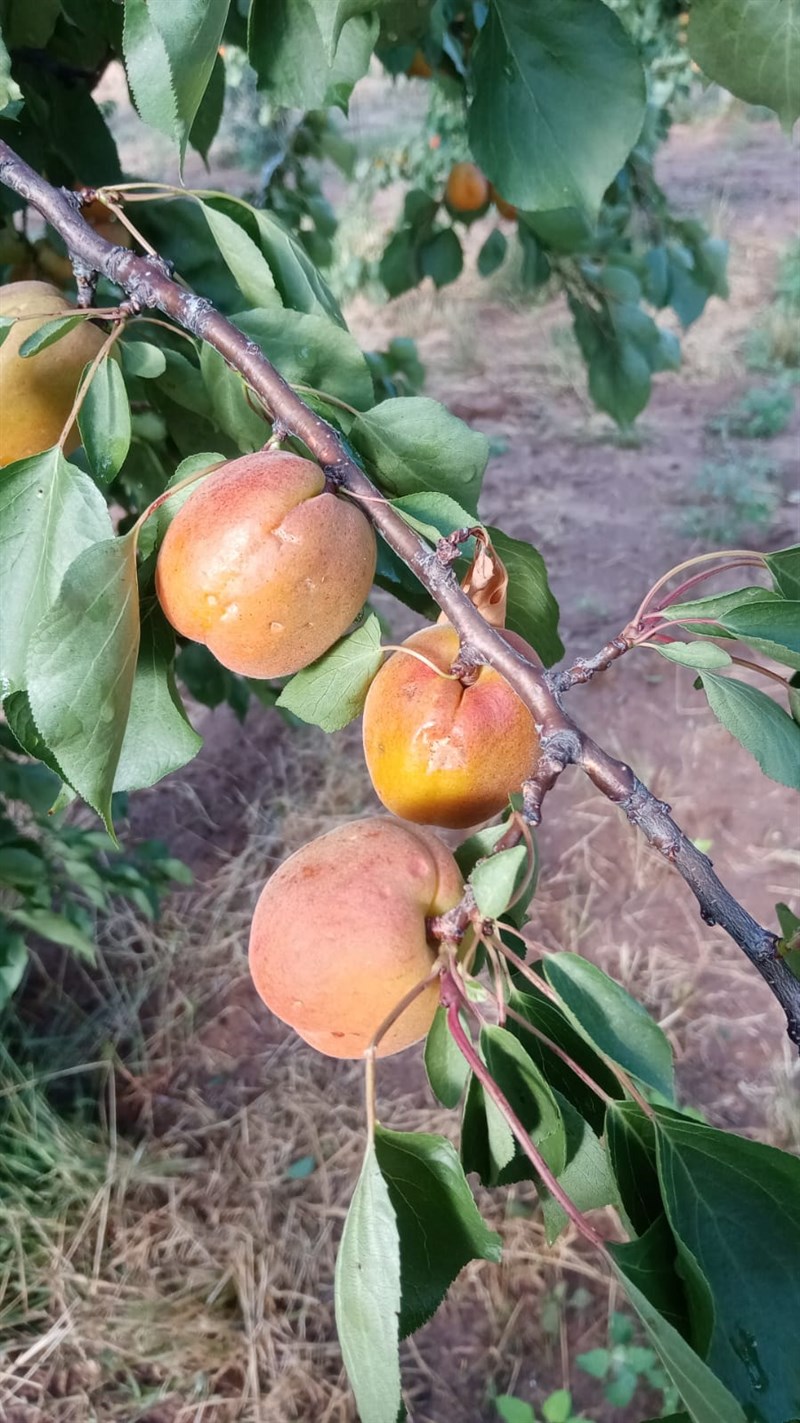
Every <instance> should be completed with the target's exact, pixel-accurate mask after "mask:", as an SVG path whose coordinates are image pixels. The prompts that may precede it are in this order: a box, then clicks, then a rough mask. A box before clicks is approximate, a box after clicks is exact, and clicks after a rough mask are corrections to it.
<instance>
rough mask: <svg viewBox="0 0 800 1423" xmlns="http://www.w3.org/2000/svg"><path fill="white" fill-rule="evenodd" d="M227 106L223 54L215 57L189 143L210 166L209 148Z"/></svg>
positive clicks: (190, 132) (190, 133)
mask: <svg viewBox="0 0 800 1423" xmlns="http://www.w3.org/2000/svg"><path fill="white" fill-rule="evenodd" d="M224 108H225V60H224V59H223V58H222V55H221V54H217V55H216V56H215V59H214V67H213V69H212V70H211V78H210V79H209V81H208V87H207V89H206V92H205V94H204V95H203V97H202V99H201V100H200V107H199V109H198V110H197V113H196V114H195V116H194V123H193V124H192V127H191V129H190V130H189V143H190V144H191V146H192V148H193V149H194V150H195V152H197V153H199V154H200V157H201V158H202V160H203V162H204V163H205V165H206V168H207V167H208V150H209V149H210V147H211V145H212V143H213V142H214V139H215V138H216V136H217V132H218V130H219V126H220V124H221V122H222V114H223V110H224Z"/></svg>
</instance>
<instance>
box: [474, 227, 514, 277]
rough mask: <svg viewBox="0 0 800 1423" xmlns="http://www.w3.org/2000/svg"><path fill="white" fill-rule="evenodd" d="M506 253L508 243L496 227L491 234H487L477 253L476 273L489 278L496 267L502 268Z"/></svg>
mask: <svg viewBox="0 0 800 1423" xmlns="http://www.w3.org/2000/svg"><path fill="white" fill-rule="evenodd" d="M507 251H508V242H507V241H506V236H505V233H504V232H501V231H500V228H499V227H496V228H495V229H494V231H493V232H490V233H489V236H488V237H487V239H486V241H485V242H484V244H483V246H482V248H481V250H480V252H479V253H478V271H479V272H480V274H481V276H482V277H491V276H492V275H493V273H494V272H496V271H497V269H498V267H502V265H503V263H504V261H505V258H506V252H507Z"/></svg>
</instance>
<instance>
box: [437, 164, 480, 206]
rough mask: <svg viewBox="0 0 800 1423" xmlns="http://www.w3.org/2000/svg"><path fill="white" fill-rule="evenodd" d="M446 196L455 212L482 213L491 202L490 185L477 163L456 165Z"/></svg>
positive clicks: (448, 180)
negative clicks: (482, 209)
mask: <svg viewBox="0 0 800 1423" xmlns="http://www.w3.org/2000/svg"><path fill="white" fill-rule="evenodd" d="M444 196H445V202H446V203H447V206H448V207H449V208H451V209H452V211H453V212H480V210H481V208H485V207H486V204H487V203H488V201H489V184H488V182H487V181H486V179H485V178H484V176H483V174H482V172H481V170H480V168H479V167H478V165H477V164H476V163H456V165H455V167H454V168H452V169H451V170H450V176H449V178H448V179H447V186H446V188H445V190H444Z"/></svg>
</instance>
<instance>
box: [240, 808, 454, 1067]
mask: <svg viewBox="0 0 800 1423" xmlns="http://www.w3.org/2000/svg"><path fill="white" fill-rule="evenodd" d="M463 891H464V885H463V881H462V878H461V873H460V871H459V868H458V866H457V864H456V862H455V860H454V859H453V856H452V855H451V853H450V851H449V850H448V849H447V848H446V846H445V845H443V844H442V842H441V841H440V840H439V839H437V837H436V836H435V835H433V834H431V833H430V831H427V830H418V829H413V830H412V829H411V827H410V826H408V825H398V824H397V822H396V821H392V820H383V819H379V818H374V819H370V820H357V821H355V822H353V823H352V824H350V825H342V826H340V827H339V828H338V829H337V830H331V831H330V832H329V833H328V834H327V835H322V836H321V837H320V838H319V839H318V840H312V841H311V842H310V844H308V845H304V846H303V848H302V849H301V850H298V851H297V852H296V854H294V855H291V856H290V857H289V859H288V860H286V861H285V862H284V864H282V865H281V866H280V868H279V869H278V870H276V871H275V873H274V875H273V876H272V878H271V879H269V880H268V881H267V883H266V885H265V886H264V888H263V890H262V891H261V896H260V898H259V901H258V903H257V905H256V910H255V914H254V915H253V924H252V929H251V931H250V972H251V974H252V976H253V982H254V984H255V986H256V989H257V991H258V993H259V995H260V996H261V998H263V1000H264V1002H265V1003H266V1005H267V1007H268V1008H269V1009H270V1010H271V1012H273V1013H274V1014H275V1015H276V1017H278V1018H280V1019H282V1021H283V1022H284V1023H289V1024H290V1025H291V1027H293V1028H294V1030H295V1032H297V1033H299V1035H300V1037H301V1038H303V1039H304V1041H305V1042H307V1043H310V1045H311V1047H314V1048H316V1049H317V1051H318V1052H324V1053H327V1054H328V1056H329V1057H360V1056H361V1054H362V1053H363V1052H364V1050H365V1048H367V1047H368V1046H369V1043H370V1039H371V1038H372V1036H373V1034H374V1033H375V1032H376V1031H377V1029H378V1028H379V1027H380V1026H381V1024H382V1023H383V1021H384V1020H385V1018H387V1017H388V1015H389V1014H390V1013H391V1012H392V1010H393V1009H394V1008H395V1007H396V1006H397V1005H398V1004H399V1002H400V1001H401V999H402V998H403V997H404V996H405V994H406V993H408V992H409V991H410V989H412V988H413V987H414V986H415V984H417V983H419V982H420V981H421V980H422V979H424V978H425V976H426V975H427V974H428V973H429V972H430V970H431V968H432V967H433V965H434V962H435V960H436V956H437V952H438V944H437V942H436V941H435V940H433V939H432V938H431V937H430V935H429V932H428V926H427V924H426V920H427V919H429V918H430V917H432V916H433V915H436V914H443V913H445V911H446V910H448V909H452V908H453V907H454V905H456V904H457V903H458V901H459V900H460V898H461V895H462V894H463ZM438 1002H439V993H438V984H437V983H436V981H434V982H433V983H432V984H430V985H429V986H428V987H427V988H425V989H423V991H422V992H421V993H420V994H419V996H418V997H417V998H416V999H414V1001H413V1002H412V1003H411V1004H410V1005H409V1006H408V1007H407V1008H406V1009H405V1011H404V1012H403V1013H402V1014H401V1015H400V1016H399V1017H398V1018H397V1020H396V1021H395V1023H394V1024H393V1025H392V1027H391V1028H389V1029H388V1031H387V1033H386V1035H385V1036H384V1037H383V1038H382V1040H381V1042H380V1044H379V1045H378V1055H379V1056H381V1057H385V1056H388V1055H389V1054H391V1053H395V1052H401V1051H402V1050H403V1048H407V1047H410V1046H411V1044H412V1043H416V1042H419V1040H420V1038H423V1037H424V1036H425V1034H426V1033H427V1032H428V1029H429V1028H430V1026H431V1023H432V1022H433V1017H434V1014H435V1012H436V1008H437V1005H438Z"/></svg>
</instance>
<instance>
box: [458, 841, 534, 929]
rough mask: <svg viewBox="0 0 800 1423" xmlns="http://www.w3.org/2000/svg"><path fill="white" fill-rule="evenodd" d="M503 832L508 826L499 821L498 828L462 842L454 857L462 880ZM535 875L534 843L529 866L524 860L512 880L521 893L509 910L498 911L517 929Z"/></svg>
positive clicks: (523, 918) (532, 893) (522, 921)
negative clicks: (531, 860)
mask: <svg viewBox="0 0 800 1423" xmlns="http://www.w3.org/2000/svg"><path fill="white" fill-rule="evenodd" d="M507 829H508V824H507V822H505V821H503V822H502V823H501V824H500V825H487V826H486V827H485V828H484V829H483V830H478V831H477V832H476V834H474V835H470V837H469V839H468V840H462V842H461V844H460V845H459V846H458V848H457V850H455V851H454V854H455V857H456V860H457V862H458V867H459V869H460V870H461V873H462V875H463V876H464V878H465V879H468V878H469V876H470V875H471V874H472V872H473V870H474V869H475V867H476V865H477V864H478V861H479V860H482V859H484V858H485V856H487V855H490V854H491V852H492V850H493V849H494V847H495V845H496V844H497V841H498V840H499V839H500V838H501V837H502V836H503V835H505V833H506V830H507ZM538 872H539V866H538V854H537V851H536V844H535V842H534V855H533V864H532V865H528V864H527V857H526V861H525V863H524V865H523V864H520V866H519V868H518V870H517V874H516V877H515V881H514V886H515V888H516V889H517V890H519V889H521V887H522V885H525V889H524V892H523V893H522V894H520V897H519V899H518V900H517V901H516V903H515V904H514V905H513V906H512V907H511V909H510V910H504V911H501V912H502V913H503V917H504V919H506V920H509V921H510V922H511V923H512V924H516V925H517V926H518V927H520V928H521V927H522V925H523V924H524V922H525V919H526V917H527V909H528V905H529V904H530V902H531V900H532V898H533V896H534V894H535V892H536V882H537V879H538ZM492 917H493V916H492Z"/></svg>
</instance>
